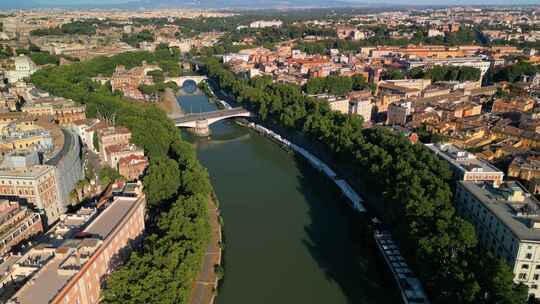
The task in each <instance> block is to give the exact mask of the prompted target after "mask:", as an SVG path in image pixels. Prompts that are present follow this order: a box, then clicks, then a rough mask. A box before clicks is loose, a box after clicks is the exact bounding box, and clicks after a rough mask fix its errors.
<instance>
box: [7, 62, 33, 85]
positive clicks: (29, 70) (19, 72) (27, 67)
mask: <svg viewBox="0 0 540 304" xmlns="http://www.w3.org/2000/svg"><path fill="white" fill-rule="evenodd" d="M37 70H38V68H37V66H36V64H35V63H34V62H33V61H32V59H30V57H28V56H26V55H20V56H17V57H15V58H14V59H13V69H12V70H8V71H7V73H6V77H7V79H8V82H9V83H11V84H13V83H16V82H17V81H21V80H24V79H25V78H28V77H30V76H31V75H32V74H34V73H35V72H36V71H37Z"/></svg>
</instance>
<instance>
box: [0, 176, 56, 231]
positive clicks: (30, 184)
mask: <svg viewBox="0 0 540 304" xmlns="http://www.w3.org/2000/svg"><path fill="white" fill-rule="evenodd" d="M56 183H57V179H56V171H55V168H54V167H53V166H47V165H34V166H30V167H28V168H9V169H0V198H5V199H12V200H23V201H24V202H26V203H28V204H29V205H31V206H32V207H34V208H35V209H37V210H39V211H40V212H41V214H42V215H43V218H44V221H45V223H46V224H48V225H49V224H52V223H54V222H56V221H57V220H58V219H59V218H60V215H61V214H63V213H64V212H65V209H64V205H63V204H62V202H61V201H60V196H59V194H58V186H57V184H56Z"/></svg>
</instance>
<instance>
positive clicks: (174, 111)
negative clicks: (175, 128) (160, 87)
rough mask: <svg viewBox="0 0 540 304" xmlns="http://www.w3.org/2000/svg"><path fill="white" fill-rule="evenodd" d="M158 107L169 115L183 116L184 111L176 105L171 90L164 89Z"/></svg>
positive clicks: (174, 96) (176, 102)
mask: <svg viewBox="0 0 540 304" xmlns="http://www.w3.org/2000/svg"><path fill="white" fill-rule="evenodd" d="M159 107H160V108H161V109H163V110H164V111H165V112H166V113H167V114H170V115H184V111H183V110H182V108H181V107H180V105H179V104H178V101H177V100H176V95H175V93H174V91H173V90H172V89H171V88H166V89H165V92H164V93H163V96H162V97H161V102H160V103H159Z"/></svg>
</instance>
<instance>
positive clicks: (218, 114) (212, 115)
mask: <svg viewBox="0 0 540 304" xmlns="http://www.w3.org/2000/svg"><path fill="white" fill-rule="evenodd" d="M251 116H252V115H251V112H249V111H248V110H245V109H243V108H241V107H238V108H232V109H225V110H219V111H212V112H206V113H192V114H187V115H182V116H169V118H171V119H172V120H173V121H174V124H175V125H176V126H177V127H180V128H196V127H197V126H199V127H200V126H201V123H202V122H204V123H205V124H206V125H207V126H210V125H212V124H214V123H216V122H218V121H221V120H224V119H230V118H237V117H251Z"/></svg>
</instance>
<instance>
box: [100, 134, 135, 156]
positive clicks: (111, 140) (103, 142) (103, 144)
mask: <svg viewBox="0 0 540 304" xmlns="http://www.w3.org/2000/svg"><path fill="white" fill-rule="evenodd" d="M96 132H97V137H98V145H99V153H100V157H101V159H103V160H106V159H107V155H106V152H107V151H106V150H107V147H108V146H113V145H127V144H129V142H130V140H131V131H129V129H128V128H125V127H106V128H101V129H98V130H97V131H96Z"/></svg>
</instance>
